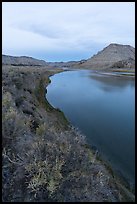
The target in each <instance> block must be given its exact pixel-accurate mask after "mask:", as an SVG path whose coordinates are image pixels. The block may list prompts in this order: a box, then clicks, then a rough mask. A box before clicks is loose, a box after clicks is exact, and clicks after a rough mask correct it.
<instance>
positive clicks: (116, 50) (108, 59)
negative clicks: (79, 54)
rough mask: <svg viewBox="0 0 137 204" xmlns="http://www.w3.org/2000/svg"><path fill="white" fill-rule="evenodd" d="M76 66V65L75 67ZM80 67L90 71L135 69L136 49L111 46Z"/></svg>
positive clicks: (128, 46) (118, 45) (124, 46)
mask: <svg viewBox="0 0 137 204" xmlns="http://www.w3.org/2000/svg"><path fill="white" fill-rule="evenodd" d="M75 66H76V65H75ZM78 66H79V67H83V68H89V69H106V68H133V69H134V68H135V48H134V47H132V46H130V45H120V44H114V43H113V44H110V45H109V46H107V47H105V48H104V49H103V50H102V51H100V52H98V53H97V54H96V55H94V56H93V57H91V58H89V59H88V60H86V61H85V62H83V63H79V65H78Z"/></svg>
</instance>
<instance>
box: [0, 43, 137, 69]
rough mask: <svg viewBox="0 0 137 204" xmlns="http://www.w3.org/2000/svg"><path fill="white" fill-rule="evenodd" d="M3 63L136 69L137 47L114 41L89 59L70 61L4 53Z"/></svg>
mask: <svg viewBox="0 0 137 204" xmlns="http://www.w3.org/2000/svg"><path fill="white" fill-rule="evenodd" d="M2 64H7V65H10V64H11V65H29V66H35V65H36V66H52V67H69V68H82V69H86V68H87V69H94V70H103V69H108V68H126V69H135V48H134V47H132V46H130V45H121V44H116V43H112V44H110V45H108V46H107V47H105V48H104V49H103V50H101V51H99V52H98V53H97V54H96V55H94V56H93V57H91V58H89V59H87V60H81V61H69V62H45V61H44V60H38V59H34V58H32V57H26V56H22V57H13V56H8V55H2ZM111 70H112V69H111Z"/></svg>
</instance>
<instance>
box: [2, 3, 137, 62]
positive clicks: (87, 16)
mask: <svg viewBox="0 0 137 204" xmlns="http://www.w3.org/2000/svg"><path fill="white" fill-rule="evenodd" d="M111 42H115V43H121V44H129V45H132V46H134V44H135V4H134V2H64V3H62V2H3V3H2V50H3V52H4V53H5V54H13V53H16V54H18V53H22V52H23V53H24V52H25V50H26V53H28V51H29V53H31V51H32V50H33V53H34V52H35V53H42V52H43V53H48V52H49V53H53V55H54V57H55V60H56V56H57V59H58V58H59V57H58V56H60V57H61V55H59V54H58V55H57V53H58V52H60V53H66V54H67V55H68V56H66V57H65V59H66V58H67V57H68V60H71V59H72V58H73V55H72V53H75V54H74V56H75V57H76V53H77V55H80V53H85V54H84V56H85V55H86V56H89V55H91V54H92V53H96V52H97V51H99V50H100V49H102V48H103V47H105V46H107V45H108V44H110V43H111ZM68 53H70V54H68ZM45 57H46V56H45ZM63 57H64V55H63ZM78 57H79V56H77V57H76V58H78ZM61 60H63V59H60V61H61Z"/></svg>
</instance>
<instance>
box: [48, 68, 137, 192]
mask: <svg viewBox="0 0 137 204" xmlns="http://www.w3.org/2000/svg"><path fill="white" fill-rule="evenodd" d="M81 70H83V69H81ZM64 71H79V70H63V72H64ZM91 71H94V70H91ZM61 73H62V72H61ZM94 73H97V74H101V75H107V76H119V77H120V76H124V77H132V76H125V75H117V74H116V75H115V74H113V72H112V73H111V72H109V73H108V72H100V71H94ZM56 74H59V73H56ZM56 74H53V75H50V76H49V80H50V83H51V79H50V77H52V76H54V75H56ZM50 83H49V84H50ZM49 84H48V85H49ZM48 85H47V86H46V88H45V90H46V94H47V87H48ZM45 100H46V101H48V99H47V97H46V95H45ZM48 104H49V105H50V106H51V107H52V108H53V109H55V110H58V111H60V112H61V113H62V114H63V116H64V117H65V120H66V121H67V122H68V125H70V127H72V128H74V129H76V130H78V132H81V130H80V129H79V128H78V127H75V126H73V124H72V123H71V121H70V120H68V119H67V117H66V116H65V114H64V112H63V111H62V110H60V109H59V108H56V107H54V106H53V105H51V104H50V102H49V101H48ZM84 137H85V142H86V145H87V146H88V147H89V148H90V149H91V151H92V152H94V153H95V154H96V155H97V159H98V160H99V161H101V162H102V163H103V165H105V166H106V167H107V168H108V169H109V170H110V172H111V173H112V175H113V176H114V177H116V178H117V179H118V180H120V181H121V182H122V183H123V184H124V185H125V186H126V187H127V188H128V189H130V190H132V191H133V192H134V191H135V187H134V186H135V183H132V182H131V181H130V180H129V178H127V177H126V175H125V174H124V173H123V172H122V171H121V170H120V169H119V168H116V167H115V168H114V167H112V166H113V165H112V164H111V162H110V161H108V160H107V156H104V155H103V152H99V151H98V147H97V146H95V145H94V146H92V145H91V144H88V143H87V139H86V138H87V136H86V135H84ZM95 149H96V150H95Z"/></svg>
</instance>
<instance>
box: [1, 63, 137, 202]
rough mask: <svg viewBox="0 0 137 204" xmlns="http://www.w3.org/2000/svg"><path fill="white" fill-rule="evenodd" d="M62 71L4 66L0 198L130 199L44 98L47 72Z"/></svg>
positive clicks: (54, 199)
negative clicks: (0, 185) (1, 193)
mask: <svg viewBox="0 0 137 204" xmlns="http://www.w3.org/2000/svg"><path fill="white" fill-rule="evenodd" d="M60 71H62V70H59V69H58V70H49V69H46V68H33V67H31V68H29V69H28V67H27V68H25V67H22V68H21V67H12V66H9V67H8V66H6V67H4V66H3V70H2V74H3V76H2V87H3V88H2V91H3V98H2V111H3V112H2V125H3V128H2V136H3V171H2V173H3V183H2V188H3V189H2V190H3V201H12V202H15V201H23V202H25V201H29V202H32V201H37V202H40V201H63V202H67V201H71V202H72V201H73V202H82V201H91V202H95V201H96V202H97V201H104V202H105V201H112V202H113V201H134V195H133V194H132V193H131V192H130V191H129V190H128V189H127V188H126V187H125V186H123V185H122V184H121V183H120V181H118V180H116V178H115V177H114V175H113V174H112V172H111V170H110V169H108V168H106V166H105V165H104V164H103V162H102V161H100V160H98V159H97V155H96V152H93V151H92V150H91V149H90V148H89V147H88V145H87V144H86V141H85V138H84V136H83V135H81V134H80V133H79V132H77V131H76V130H75V129H74V128H72V127H70V126H69V125H68V122H67V121H66V119H65V117H64V116H63V114H62V113H61V112H60V111H59V110H56V109H54V108H53V107H52V106H50V104H49V103H48V101H47V100H45V87H46V86H47V85H48V83H49V76H50V75H52V74H54V73H57V72H60Z"/></svg>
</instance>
